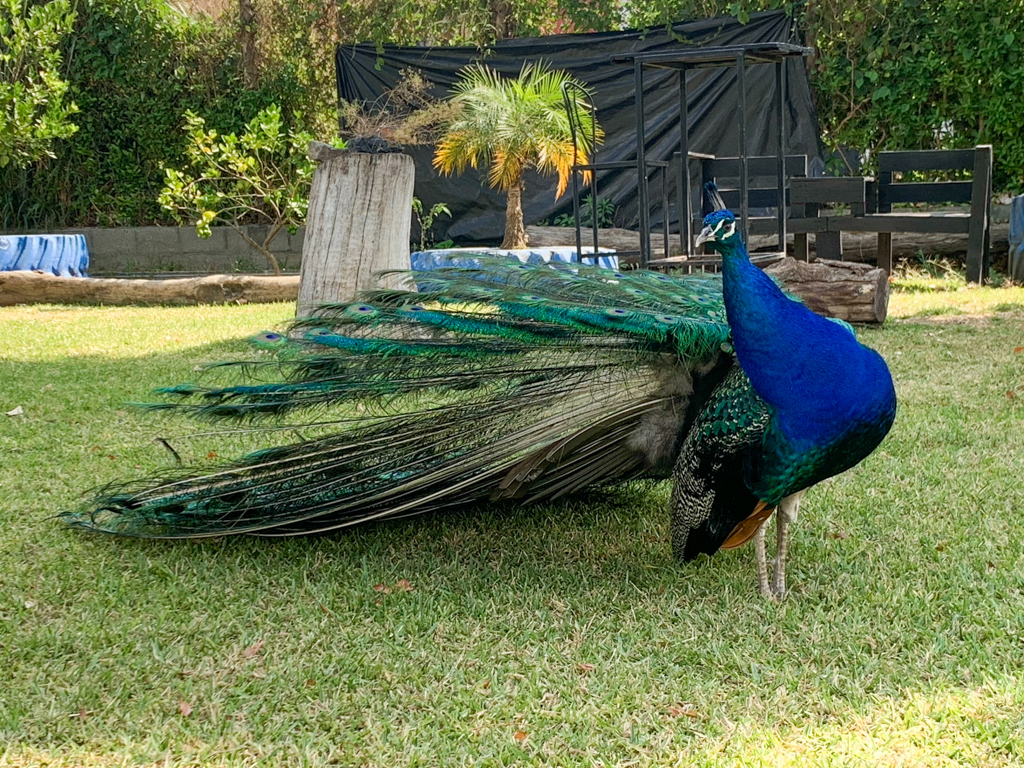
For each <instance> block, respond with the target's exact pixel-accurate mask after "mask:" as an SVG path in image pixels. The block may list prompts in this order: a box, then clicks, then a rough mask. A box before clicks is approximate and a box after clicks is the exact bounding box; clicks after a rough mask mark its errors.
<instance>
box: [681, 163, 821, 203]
mask: <svg viewBox="0 0 1024 768" xmlns="http://www.w3.org/2000/svg"><path fill="white" fill-rule="evenodd" d="M778 162H779V160H778V158H777V157H776V156H775V155H759V156H755V157H748V158H747V204H748V205H749V206H750V207H751V208H775V207H777V206H778V204H779V181H778V178H779V177H778V172H779V171H778ZM700 166H701V187H702V188H703V186H704V184H705V183H707V182H709V181H714V182H715V184H717V185H718V192H719V194H721V195H722V200H723V202H725V205H726V207H727V208H729V209H730V210H732V211H737V210H739V207H740V190H739V184H740V182H739V179H740V159H739V158H738V157H716V158H713V159H712V158H709V159H705V160H701V164H700ZM785 168H786V177H787V178H792V177H798V178H799V177H804V176H806V175H807V155H786V159H785ZM786 203H787V205H788V204H789V191H788V190H787V197H786Z"/></svg>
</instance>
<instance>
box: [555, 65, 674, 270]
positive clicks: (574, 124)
mask: <svg viewBox="0 0 1024 768" xmlns="http://www.w3.org/2000/svg"><path fill="white" fill-rule="evenodd" d="M580 97H582V99H581V98H580ZM562 99H563V101H564V103H565V111H566V113H567V114H568V115H569V132H570V133H571V134H572V145H573V147H572V167H571V169H570V175H571V176H572V213H573V219H574V220H575V223H576V254H577V258H579V260H580V262H582V261H583V259H585V258H591V257H593V259H594V263H595V264H596V263H597V258H598V255H599V254H598V222H597V199H598V198H597V173H598V171H628V170H630V169H632V168H635V167H636V163H634V162H633V161H632V160H613V161H611V162H605V163H598V162H594V157H593V155H594V153H595V152H596V151H597V107H596V106H595V105H594V102H593V100H592V99H591V96H590V92H589V91H588V90H587V89H586V88H584V87H583V86H581V85H579V84H577V83H574V82H571V81H570V82H566V83H564V84H563V85H562ZM581 100H582V101H584V102H585V103H586V105H587V111H588V112H589V113H590V126H591V134H590V147H591V149H590V154H591V156H590V158H589V159H590V161H591V162H588V163H581V162H580V161H579V136H580V135H581V134H582V133H583V130H584V126H583V121H582V120H581V119H580V114H579V105H580V101H581ZM646 165H647V168H648V169H651V168H654V169H658V170H660V171H661V182H662V183H661V189H662V201H661V204H662V207H663V209H664V210H665V216H664V222H663V230H664V236H665V258H668V256H669V253H670V251H669V223H668V172H669V168H670V163H669V162H668V161H665V160H648V161H647V163H646ZM581 173H582V174H584V176H585V175H587V174H589V175H590V180H589V182H587V186H589V187H590V222H591V228H592V230H593V235H594V251H593V253H590V254H584V253H583V224H582V216H581V213H582V211H581V210H580V174H581ZM649 239H650V238H648V241H649ZM648 248H650V245H649V244H648ZM632 255H638V254H635V253H634V252H633V251H629V252H626V253H623V252H619V256H620V257H621V256H632Z"/></svg>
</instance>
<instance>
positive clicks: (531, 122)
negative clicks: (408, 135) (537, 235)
mask: <svg viewBox="0 0 1024 768" xmlns="http://www.w3.org/2000/svg"><path fill="white" fill-rule="evenodd" d="M567 84H572V85H574V86H577V87H578V88H579V90H577V89H575V88H573V89H570V91H569V93H577V94H579V95H578V96H574V97H571V98H573V100H574V101H575V102H576V105H575V106H576V109H574V111H575V112H576V113H577V114H578V116H579V118H580V122H581V123H582V125H581V130H579V131H577V136H576V146H573V137H572V132H571V131H570V130H569V114H568V113H567V111H566V108H565V102H564V99H563V96H562V93H563V87H564V86H565V85H567ZM585 93H586V91H585V90H583V88H582V86H581V85H580V84H579V83H578V82H577V81H576V80H575V79H574V78H573V77H572V76H571V75H569V74H567V73H565V72H562V71H560V70H550V69H547V68H546V67H544V66H543V65H535V64H525V65H524V66H523V69H522V71H521V72H520V73H519V77H517V78H515V79H505V78H502V77H501V76H500V75H499V74H498V73H497V72H495V71H494V70H492V69H490V68H489V67H485V66H483V65H474V66H470V67H467V68H466V69H465V70H463V72H462V78H461V80H460V81H459V82H458V83H457V84H456V85H455V88H454V95H453V96H452V101H453V102H454V103H455V104H456V106H457V107H458V111H457V112H456V114H455V117H454V118H452V120H451V122H449V124H448V126H447V128H446V130H445V133H444V135H443V137H442V138H441V141H440V142H439V143H438V145H437V151H436V152H435V153H434V167H435V168H437V169H439V170H440V171H441V172H442V173H446V174H450V173H453V172H458V173H461V172H462V171H464V170H465V169H466V166H467V165H468V166H471V167H473V168H477V167H479V166H490V172H489V174H488V178H489V180H490V183H491V186H492V187H496V188H498V189H502V190H504V191H505V192H507V193H508V204H507V206H506V209H505V239H504V241H502V243H501V247H502V248H525V247H526V227H525V226H524V225H523V203H522V195H523V173H524V171H526V170H527V169H528V168H531V167H533V168H536V169H537V170H538V171H540V172H541V173H551V172H554V173H557V174H558V191H557V192H555V198H556V199H557V198H558V197H560V196H561V194H562V193H563V192H565V188H566V186H567V185H568V183H569V172H570V168H571V167H572V163H573V157H574V154H575V158H576V161H577V162H579V163H586V162H587V157H588V154H589V153H590V152H592V151H593V147H592V146H590V145H591V143H592V142H591V136H592V134H593V129H594V126H593V125H592V123H591V118H590V112H589V110H588V108H587V105H586V103H585V102H584V94H585ZM603 135H604V134H603V132H602V131H601V129H600V128H597V139H598V141H600V140H601V139H602V138H603Z"/></svg>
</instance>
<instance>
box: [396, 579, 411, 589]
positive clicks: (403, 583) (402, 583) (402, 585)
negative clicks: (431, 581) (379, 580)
mask: <svg viewBox="0 0 1024 768" xmlns="http://www.w3.org/2000/svg"><path fill="white" fill-rule="evenodd" d="M395 589H397V590H398V591H399V592H412V584H410V583H409V582H408V580H406V579H399V580H398V581H396V582H395Z"/></svg>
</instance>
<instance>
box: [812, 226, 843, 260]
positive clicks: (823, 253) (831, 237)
mask: <svg viewBox="0 0 1024 768" xmlns="http://www.w3.org/2000/svg"><path fill="white" fill-rule="evenodd" d="M814 245H815V247H816V248H817V250H818V258H819V259H833V260H834V261H842V260H843V233H842V232H818V233H817V234H816V235H815V236H814Z"/></svg>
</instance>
